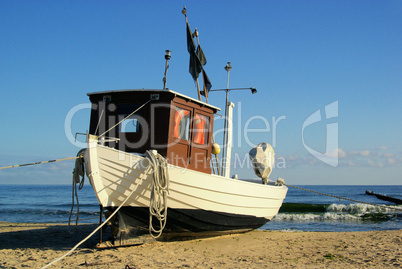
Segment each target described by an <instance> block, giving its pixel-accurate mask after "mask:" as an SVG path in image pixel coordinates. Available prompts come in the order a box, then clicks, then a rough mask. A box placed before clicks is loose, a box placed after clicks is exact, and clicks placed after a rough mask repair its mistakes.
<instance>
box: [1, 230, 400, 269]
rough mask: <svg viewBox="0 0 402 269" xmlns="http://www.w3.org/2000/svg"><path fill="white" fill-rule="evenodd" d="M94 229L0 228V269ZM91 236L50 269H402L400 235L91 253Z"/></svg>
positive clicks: (52, 252)
mask: <svg viewBox="0 0 402 269" xmlns="http://www.w3.org/2000/svg"><path fill="white" fill-rule="evenodd" d="M95 228H96V225H84V224H82V225H79V227H78V229H77V232H76V233H75V234H70V233H69V232H68V228H67V225H61V224H30V223H7V222H0V268H41V267H43V266H45V265H47V264H48V263H50V262H52V261H53V260H55V259H57V258H59V257H60V256H62V255H64V254H65V253H66V252H68V251H69V250H70V249H71V248H72V247H74V246H75V244H77V243H78V242H80V241H81V240H82V239H84V238H85V237H86V236H87V235H88V234H90V233H91V232H92V231H93V230H94V229H95ZM98 242H99V235H98V234H95V235H94V236H93V237H92V238H91V239H90V240H88V241H86V242H85V243H84V244H83V245H82V246H80V247H79V248H78V249H76V250H75V251H74V252H73V253H72V254H71V255H69V256H67V257H66V258H64V259H63V260H61V261H59V262H57V263H56V264H54V265H52V266H51V267H50V268H87V267H90V268H264V267H266V268H289V267H296V268H401V267H402V230H393V231H370V232H336V233H335V232H278V231H261V230H257V231H252V232H247V233H243V234H232V235H224V236H218V237H211V238H203V239H187V240H179V239H176V240H169V241H163V242H162V241H149V242H147V243H144V244H141V245H137V246H130V247H119V248H109V249H103V250H100V249H94V248H93V246H94V245H95V244H96V243H98Z"/></svg>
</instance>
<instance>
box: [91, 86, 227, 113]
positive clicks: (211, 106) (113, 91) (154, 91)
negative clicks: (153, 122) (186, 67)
mask: <svg viewBox="0 0 402 269" xmlns="http://www.w3.org/2000/svg"><path fill="white" fill-rule="evenodd" d="M130 92H133V93H135V92H152V93H159V92H160V93H166V92H168V93H171V94H173V95H175V96H180V97H182V98H184V99H186V100H189V101H192V102H195V103H198V104H201V105H203V106H206V107H209V108H211V109H213V110H215V111H219V110H221V109H220V108H219V107H216V106H213V105H210V104H207V103H205V102H202V101H199V100H197V99H194V98H191V97H189V96H187V95H184V94H181V93H178V92H175V91H172V90H169V89H165V90H164V89H125V90H112V91H101V92H90V93H87V95H88V96H91V95H99V94H113V93H130Z"/></svg>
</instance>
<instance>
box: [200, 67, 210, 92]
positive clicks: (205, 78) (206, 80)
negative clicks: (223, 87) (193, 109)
mask: <svg viewBox="0 0 402 269" xmlns="http://www.w3.org/2000/svg"><path fill="white" fill-rule="evenodd" d="M202 79H203V81H204V90H203V91H201V92H200V94H201V95H203V96H205V97H208V92H209V90H210V89H211V88H212V83H211V81H210V80H209V78H208V76H207V73H206V72H205V70H204V69H202Z"/></svg>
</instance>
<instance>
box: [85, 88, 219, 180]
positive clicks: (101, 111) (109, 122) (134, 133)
mask: <svg viewBox="0 0 402 269" xmlns="http://www.w3.org/2000/svg"><path fill="white" fill-rule="evenodd" d="M88 96H89V99H90V100H91V103H92V110H91V121H90V130H89V133H90V134H92V135H101V134H104V133H105V132H106V133H105V137H112V138H117V139H119V140H118V142H114V141H113V142H106V145H107V146H109V147H113V148H116V149H118V150H122V151H125V152H133V153H144V152H145V151H146V150H150V149H156V150H157V151H158V152H159V153H160V154H161V155H162V156H164V157H165V158H166V159H167V161H168V163H170V164H173V165H177V166H180V167H184V168H189V169H192V170H196V171H200V172H204V173H211V151H212V132H213V122H214V121H213V119H214V114H215V113H216V112H217V111H219V108H217V107H214V106H211V105H209V104H206V103H204V102H201V101H198V100H196V99H193V98H190V97H187V96H185V95H182V94H180V93H177V92H174V91H171V90H168V89H167V90H145V89H140V90H116V91H105V92H95V93H88ZM144 104H146V105H144ZM142 105H144V106H143V107H141V106H142ZM137 109H138V111H137V112H135V113H134V114H133V115H131V116H130V117H128V118H127V119H125V118H126V117H127V116H128V115H130V114H131V113H132V112H134V111H136V110H137ZM123 119H124V120H123ZM122 120H123V121H122ZM120 121H122V122H121V123H120V124H118V125H117V126H116V127H115V128H112V127H113V126H115V125H116V124H117V123H119V122H120ZM110 128H112V129H111V130H109V129H110ZM108 130H109V131H108ZM106 141H108V139H106Z"/></svg>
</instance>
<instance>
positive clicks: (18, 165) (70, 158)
mask: <svg viewBox="0 0 402 269" xmlns="http://www.w3.org/2000/svg"><path fill="white" fill-rule="evenodd" d="M78 158H80V157H69V158H64V159H58V160H49V161H43V162H36V163H25V164H17V165H11V166H3V167H0V170H2V169H8V168H15V167H23V166H29V165H36V164H43V163H54V162H60V161H67V160H74V159H78Z"/></svg>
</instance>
